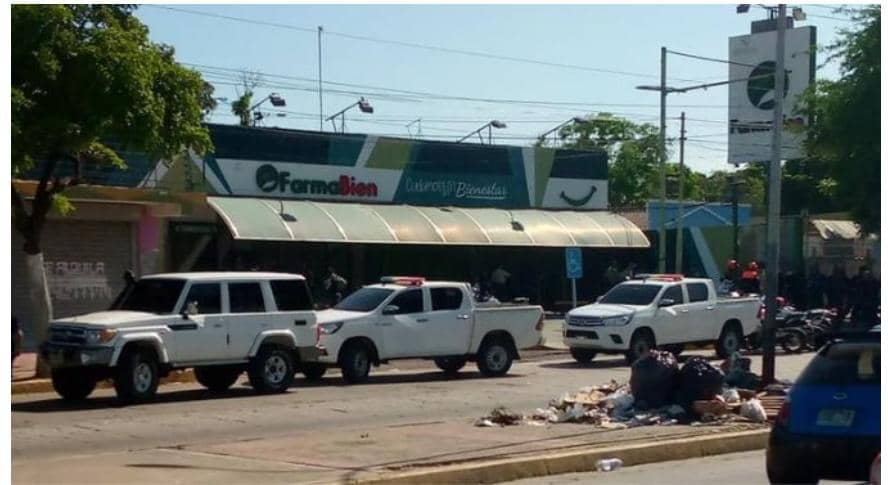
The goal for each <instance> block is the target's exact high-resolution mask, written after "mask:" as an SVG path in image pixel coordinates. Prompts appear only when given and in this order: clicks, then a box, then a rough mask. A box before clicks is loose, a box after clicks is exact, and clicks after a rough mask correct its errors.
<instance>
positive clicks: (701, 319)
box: [687, 282, 718, 341]
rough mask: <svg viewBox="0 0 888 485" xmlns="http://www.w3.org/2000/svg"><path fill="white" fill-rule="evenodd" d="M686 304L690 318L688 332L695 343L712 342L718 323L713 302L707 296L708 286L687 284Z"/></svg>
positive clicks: (708, 295) (698, 283) (716, 333)
mask: <svg viewBox="0 0 888 485" xmlns="http://www.w3.org/2000/svg"><path fill="white" fill-rule="evenodd" d="M687 290H688V304H687V307H688V308H689V309H690V313H689V315H690V318H689V322H688V331H689V332H690V333H691V335H692V336H693V339H694V340H696V341H702V340H712V339H714V338H716V337H718V330H716V327H717V326H718V322H716V321H715V320H716V318H715V316H716V315H715V300H714V299H711V297H712V296H714V295H710V294H709V285H707V284H706V283H703V282H697V283H688V284H687Z"/></svg>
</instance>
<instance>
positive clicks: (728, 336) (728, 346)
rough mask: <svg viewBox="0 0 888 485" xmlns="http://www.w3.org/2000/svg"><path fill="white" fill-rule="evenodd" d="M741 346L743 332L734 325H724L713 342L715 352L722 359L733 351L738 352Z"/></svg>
mask: <svg viewBox="0 0 888 485" xmlns="http://www.w3.org/2000/svg"><path fill="white" fill-rule="evenodd" d="M742 347H743V333H742V332H740V330H738V329H737V326H736V325H733V324H729V325H725V328H723V329H722V332H721V335H719V337H718V342H716V344H715V354H716V355H718V356H719V357H720V358H722V359H727V358H728V357H730V356H731V355H733V354H734V352H739V351H740V349H741V348H742Z"/></svg>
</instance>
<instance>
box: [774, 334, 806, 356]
mask: <svg viewBox="0 0 888 485" xmlns="http://www.w3.org/2000/svg"><path fill="white" fill-rule="evenodd" d="M806 346H807V339H806V338H805V334H804V333H802V332H795V331H792V330H790V331H788V332H786V335H784V337H783V338H782V339H780V347H781V348H782V349H783V351H784V352H786V353H787V354H797V353H799V352H801V351H803V350H805V347H806Z"/></svg>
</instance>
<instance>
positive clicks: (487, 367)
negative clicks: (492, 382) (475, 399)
mask: <svg viewBox="0 0 888 485" xmlns="http://www.w3.org/2000/svg"><path fill="white" fill-rule="evenodd" d="M511 350H512V349H511V348H510V346H509V344H508V343H507V342H505V341H504V340H503V339H491V340H489V341H487V342H485V343H484V344H483V345H482V346H481V350H479V351H478V361H477V363H478V370H480V371H481V374H483V375H484V376H485V377H500V376H504V375H506V373H507V372H509V369H510V368H511V367H512V351H511Z"/></svg>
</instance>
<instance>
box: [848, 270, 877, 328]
mask: <svg viewBox="0 0 888 485" xmlns="http://www.w3.org/2000/svg"><path fill="white" fill-rule="evenodd" d="M879 286H880V285H879V281H878V280H876V279H875V278H874V277H873V272H872V271H871V270H870V268H869V266H861V267H860V270H859V271H858V273H857V276H855V277H854V281H852V284H851V289H852V292H853V295H854V296H853V298H854V307H853V308H852V309H851V323H852V324H859V325H866V326H872V325H876V324H878V323H879V322H878V321H877V315H878V307H879V289H880V288H879Z"/></svg>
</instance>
